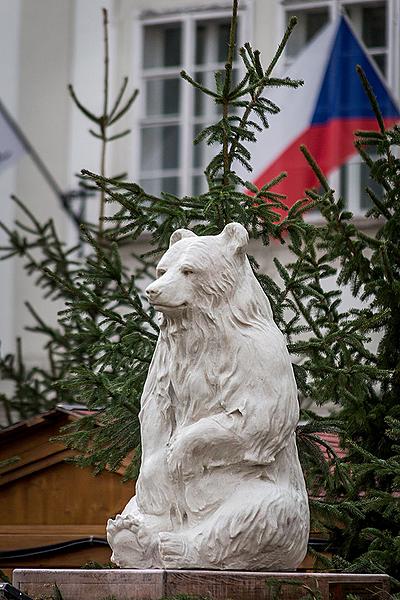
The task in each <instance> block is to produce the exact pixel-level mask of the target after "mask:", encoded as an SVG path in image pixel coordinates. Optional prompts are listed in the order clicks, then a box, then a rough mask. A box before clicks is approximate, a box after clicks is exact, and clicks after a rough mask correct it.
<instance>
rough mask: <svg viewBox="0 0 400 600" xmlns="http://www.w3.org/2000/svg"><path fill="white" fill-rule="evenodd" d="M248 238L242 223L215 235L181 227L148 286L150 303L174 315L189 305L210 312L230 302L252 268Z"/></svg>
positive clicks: (147, 292)
mask: <svg viewBox="0 0 400 600" xmlns="http://www.w3.org/2000/svg"><path fill="white" fill-rule="evenodd" d="M248 239H249V238H248V234H247V231H246V229H245V228H244V227H243V225H240V223H229V224H228V225H226V227H225V228H224V230H223V231H222V232H221V233H220V234H219V235H214V236H201V237H200V236H197V235H196V234H195V233H193V232H192V231H189V230H188V229H178V230H177V231H175V232H174V233H173V234H172V235H171V239H170V245H169V249H168V250H167V252H166V253H165V254H164V256H163V257H162V258H161V260H160V262H159V263H158V265H157V279H156V280H155V281H154V282H153V283H151V284H150V285H149V286H148V287H147V289H146V295H147V298H148V300H149V302H150V303H151V304H152V305H153V306H154V308H155V309H156V310H158V311H160V312H162V313H164V314H171V315H173V314H179V312H182V311H183V310H185V309H187V308H190V309H193V310H196V309H199V310H202V309H204V310H206V311H209V310H210V309H212V308H216V307H217V306H219V305H220V304H221V303H223V302H224V301H228V300H229V298H231V297H232V296H233V294H234V293H235V291H236V290H237V287H238V282H239V281H241V279H243V275H244V272H245V271H247V269H249V268H250V267H249V265H248V261H247V257H246V248H247V244H248Z"/></svg>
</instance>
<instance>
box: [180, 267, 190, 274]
mask: <svg viewBox="0 0 400 600" xmlns="http://www.w3.org/2000/svg"><path fill="white" fill-rule="evenodd" d="M182 273H183V274H184V275H193V269H191V268H190V267H182Z"/></svg>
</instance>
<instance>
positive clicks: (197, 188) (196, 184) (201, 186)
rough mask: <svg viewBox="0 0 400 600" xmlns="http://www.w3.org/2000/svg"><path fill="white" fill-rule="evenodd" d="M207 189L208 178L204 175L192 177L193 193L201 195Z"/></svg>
mask: <svg viewBox="0 0 400 600" xmlns="http://www.w3.org/2000/svg"><path fill="white" fill-rule="evenodd" d="M206 191H207V180H206V178H205V177H204V175H194V176H193V177H192V195H193V196H200V194H204V193H205V192H206Z"/></svg>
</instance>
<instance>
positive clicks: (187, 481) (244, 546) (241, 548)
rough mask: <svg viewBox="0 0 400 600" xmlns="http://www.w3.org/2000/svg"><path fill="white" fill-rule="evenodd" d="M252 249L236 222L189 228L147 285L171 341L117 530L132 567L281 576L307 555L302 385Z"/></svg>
mask: <svg viewBox="0 0 400 600" xmlns="http://www.w3.org/2000/svg"><path fill="white" fill-rule="evenodd" d="M247 243H248V235H247V232H246V230H245V228H244V227H243V226H242V225H240V224H238V223H230V224H229V225H227V226H226V227H225V229H224V230H223V232H222V233H221V234H219V235H216V236H202V237H199V236H196V235H195V234H194V233H193V232H191V231H189V230H185V229H179V230H178V231H176V232H175V233H173V235H172V236H171V241H170V247H169V249H168V251H167V252H166V253H165V254H164V256H163V257H162V259H161V260H160V263H159V264H158V267H157V279H156V281H154V282H153V283H152V284H151V285H149V286H148V288H147V289H146V294H147V297H148V299H149V301H150V302H151V304H152V305H153V306H154V307H155V308H156V310H158V311H160V313H161V324H160V335H159V339H158V343H157V347H156V350H155V353H154V356H153V360H152V363H151V366H150V369H149V373H148V376H147V381H146V384H145V387H144V390H143V396H142V405H141V412H140V422H141V433H142V462H141V469H140V475H139V478H138V481H137V485H136V495H135V496H134V497H133V498H132V499H131V500H130V502H129V503H128V504H127V506H126V507H125V509H124V510H123V512H122V513H121V515H117V516H116V518H115V519H110V520H109V521H108V524H107V535H108V541H109V544H110V546H111V547H112V549H113V555H112V560H113V561H114V562H115V563H116V564H117V565H119V566H120V567H130V568H171V569H176V568H182V569H190V568H206V569H241V570H280V569H292V568H295V567H296V566H298V565H299V563H301V561H302V560H303V558H304V556H305V554H306V548H307V541H308V533H309V511H308V501H307V493H306V489H305V484H304V478H303V473H302V470H301V467H300V463H299V459H298V454H297V448H296V441H295V427H296V425H297V421H298V416H299V415H298V401H297V390H296V383H295V379H294V375H293V371H292V367H291V363H290V359H289V355H288V352H287V349H286V345H285V341H284V338H283V335H282V334H281V332H280V331H279V329H278V328H277V326H276V325H275V323H274V321H273V318H272V312H271V307H270V305H269V301H268V299H267V297H266V296H265V294H264V292H263V291H262V289H261V287H260V285H259V283H258V281H257V279H256V277H255V276H254V274H253V272H252V269H251V266H250V263H249V261H248V259H247V256H246V247H247Z"/></svg>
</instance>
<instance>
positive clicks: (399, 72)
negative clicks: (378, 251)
mask: <svg viewBox="0 0 400 600" xmlns="http://www.w3.org/2000/svg"><path fill="white" fill-rule="evenodd" d="M384 1H385V2H386V31H387V45H386V58H387V62H386V82H387V84H388V86H389V88H390V89H391V90H392V92H393V94H394V96H395V97H396V98H397V99H398V100H399V101H400V0H384ZM280 3H281V9H282V16H283V19H282V20H283V22H284V23H286V20H287V19H286V18H285V13H286V12H288V11H291V12H292V11H296V10H299V11H302V10H307V9H312V8H325V7H326V8H328V11H329V15H330V20H331V21H332V20H334V19H335V18H337V17H338V16H339V15H340V14H341V11H342V8H343V7H345V6H351V5H352V4H353V5H361V4H362V5H364V6H365V5H368V4H370V5H372V6H373V5H374V4H377V0H308V1H304V0H280ZM380 50H382V49H379V48H374V49H373V51H372V52H371V55H373V54H374V53H375V54H376V53H379V51H380ZM382 76H383V75H382ZM360 161H361V159H360V157H359V156H358V155H354V156H353V157H352V158H351V159H350V160H349V161H348V162H347V164H348V165H350V167H351V166H353V165H356V164H361V163H360ZM329 184H330V186H331V187H332V188H333V189H335V190H337V192H339V189H340V170H339V169H337V170H336V171H334V172H332V173H331V175H330V176H329ZM360 192H361V190H360V169H354V173H353V175H352V177H348V179H347V185H346V190H345V198H344V199H345V200H346V202H347V208H348V209H349V210H350V211H351V212H352V213H353V214H354V216H355V217H357V218H360V217H361V218H362V217H364V215H365V209H362V208H361V194H360ZM308 218H309V220H310V221H315V220H316V219H318V217H317V215H315V214H313V213H311V214H310V215H309V217H308Z"/></svg>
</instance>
